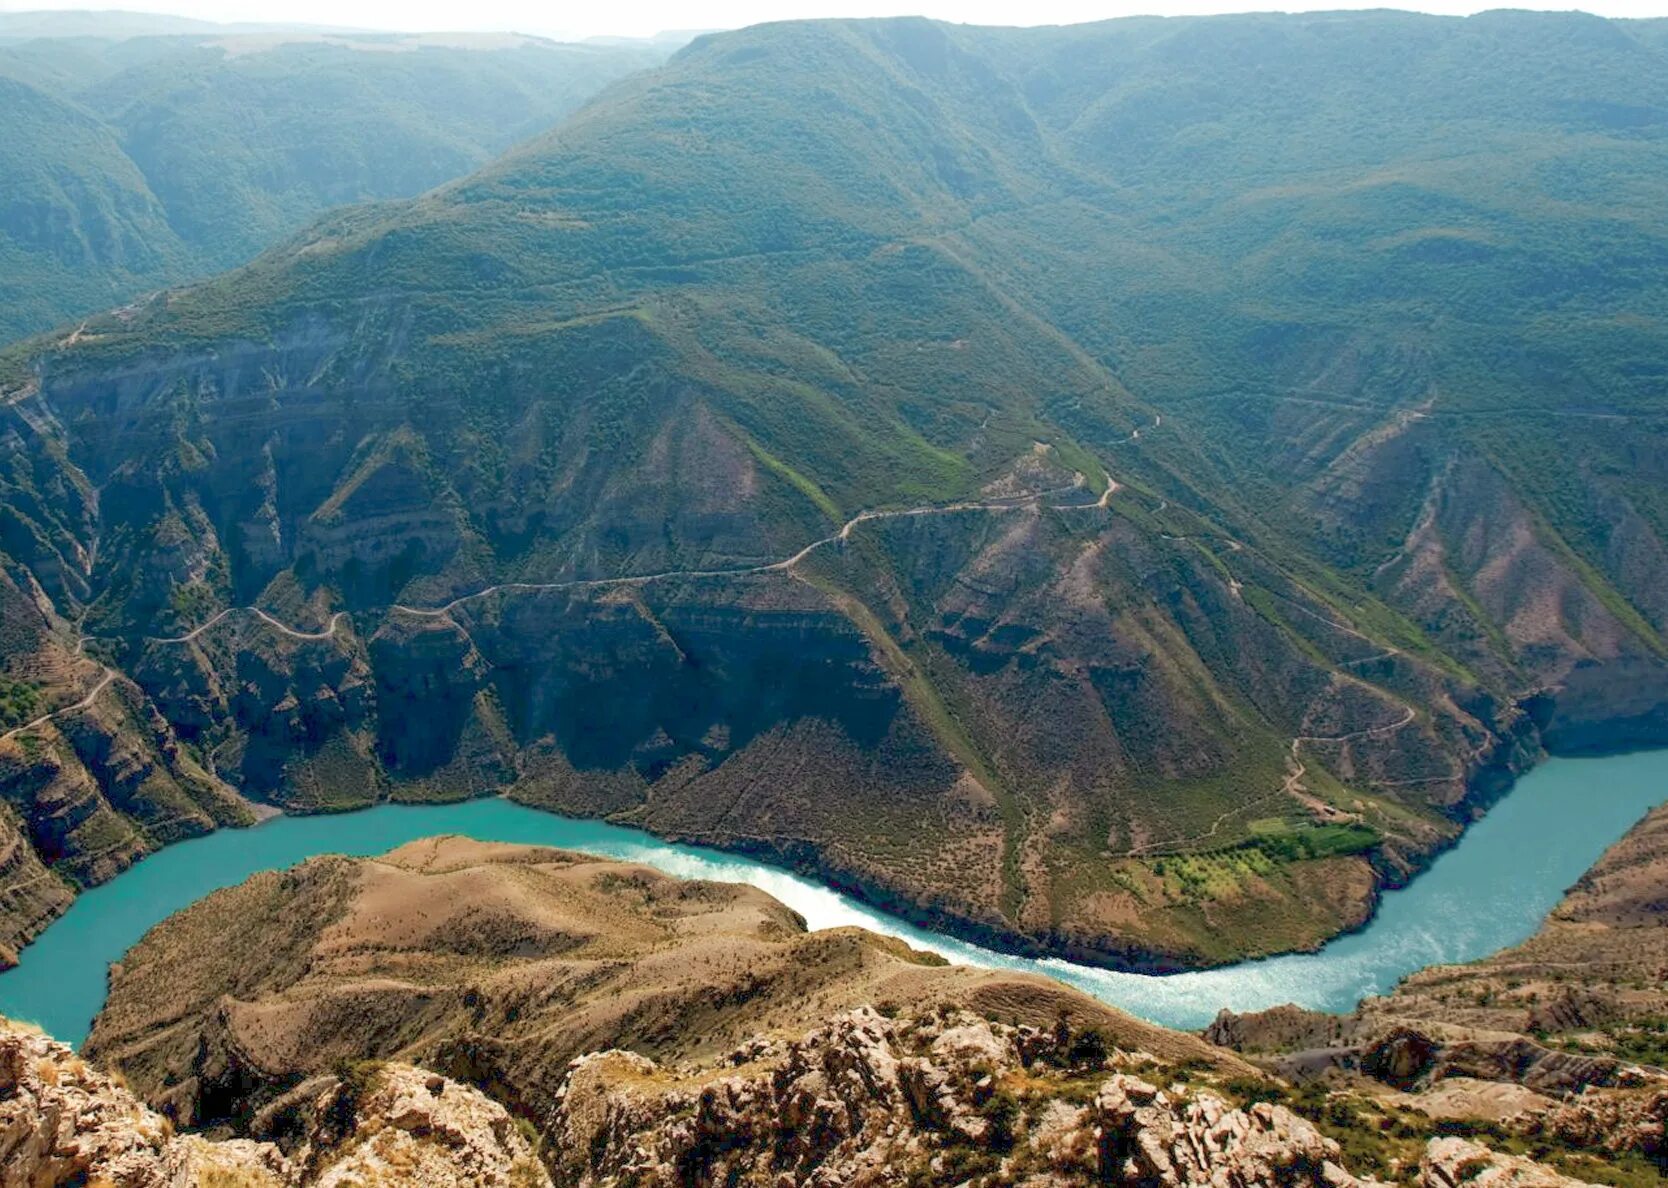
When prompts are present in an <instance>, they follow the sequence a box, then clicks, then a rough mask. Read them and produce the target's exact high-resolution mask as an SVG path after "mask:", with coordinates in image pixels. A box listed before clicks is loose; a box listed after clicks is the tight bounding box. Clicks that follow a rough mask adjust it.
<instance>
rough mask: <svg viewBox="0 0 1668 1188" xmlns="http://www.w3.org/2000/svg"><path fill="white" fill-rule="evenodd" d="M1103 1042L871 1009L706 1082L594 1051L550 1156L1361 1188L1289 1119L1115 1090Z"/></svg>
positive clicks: (1148, 1091) (869, 1176)
mask: <svg viewBox="0 0 1668 1188" xmlns="http://www.w3.org/2000/svg"><path fill="white" fill-rule="evenodd" d="M1093 1034H1094V1033H1092V1032H1090V1033H1079V1035H1078V1036H1077V1037H1076V1040H1077V1042H1076V1043H1075V1044H1074V1043H1073V1042H1072V1039H1071V1038H1070V1032H1069V1030H1068V1031H1066V1032H1065V1033H1063V1035H1061V1036H1059V1037H1057V1036H1056V1035H1054V1034H1050V1033H1048V1032H1043V1031H1039V1030H1037V1029H1035V1028H1029V1027H1019V1028H1013V1027H1007V1026H1002V1025H993V1024H990V1023H988V1022H986V1021H984V1020H981V1019H977V1018H975V1017H972V1016H969V1015H966V1014H964V1013H961V1012H955V1011H951V1012H945V1013H934V1014H929V1015H926V1016H923V1017H918V1018H915V1019H912V1020H909V1021H907V1022H899V1021H893V1020H890V1019H886V1018H884V1017H882V1016H881V1015H879V1014H877V1013H876V1012H875V1011H873V1010H870V1009H867V1008H864V1009H859V1010H856V1011H853V1012H851V1013H849V1014H846V1015H843V1016H841V1017H840V1018H837V1019H835V1020H833V1021H831V1022H830V1023H828V1024H827V1025H826V1026H824V1027H821V1028H817V1029H815V1030H813V1031H811V1032H809V1033H808V1034H806V1035H805V1036H803V1037H802V1038H800V1039H798V1040H795V1041H793V1042H789V1043H774V1044H769V1043H764V1044H757V1045H753V1046H749V1047H746V1048H743V1049H741V1050H739V1051H737V1052H736V1053H734V1054H733V1055H732V1056H731V1058H730V1060H729V1061H728V1062H724V1063H720V1064H719V1065H717V1066H715V1067H711V1068H707V1069H699V1070H691V1069H683V1070H675V1069H667V1068H662V1067H661V1066H659V1065H657V1064H656V1063H654V1062H653V1061H650V1060H647V1059H645V1058H644V1057H642V1056H638V1055H635V1054H633V1053H629V1052H620V1051H610V1052H602V1053H597V1054H594V1055H589V1056H585V1057H581V1058H580V1059H579V1060H577V1061H575V1062H574V1063H573V1065H572V1066H571V1068H570V1071H569V1077H568V1082H567V1086H566V1088H565V1089H564V1091H563V1093H562V1097H561V1101H560V1104H559V1106H558V1108H557V1110H556V1113H555V1119H554V1123H553V1125H552V1128H551V1135H550V1137H551V1142H550V1149H551V1150H553V1151H554V1152H556V1155H555V1170H556V1172H557V1174H558V1178H560V1179H562V1180H564V1181H565V1182H573V1183H577V1184H585V1185H612V1184H627V1183H630V1184H642V1185H665V1186H666V1188H672V1186H674V1185H680V1184H687V1183H691V1182H696V1183H727V1184H737V1185H754V1184H757V1185H777V1184H783V1183H792V1184H813V1185H854V1186H855V1185H879V1184H894V1183H904V1182H918V1183H946V1184H948V1183H960V1182H963V1181H966V1180H969V1179H972V1178H973V1177H976V1176H982V1175H992V1176H997V1177H1004V1178H1003V1179H1001V1180H1000V1181H996V1182H1005V1183H1012V1182H1015V1180H1023V1182H1025V1183H1027V1184H1032V1185H1037V1186H1039V1188H1040V1186H1042V1185H1053V1184H1061V1185H1064V1184H1086V1183H1119V1184H1121V1183H1129V1184H1178V1185H1179V1184H1246V1185H1250V1184H1276V1183H1278V1184H1285V1185H1291V1186H1293V1188H1296V1186H1300V1185H1317V1186H1318V1185H1332V1186H1335V1188H1345V1186H1347V1185H1358V1184H1361V1183H1363V1181H1360V1180H1358V1179H1356V1178H1355V1177H1354V1176H1351V1175H1350V1174H1348V1173H1347V1172H1346V1171H1345V1170H1344V1169H1343V1168H1342V1167H1341V1166H1340V1159H1341V1155H1340V1152H1339V1148H1338V1145H1337V1143H1335V1142H1333V1141H1332V1140H1330V1139H1328V1138H1326V1137H1324V1136H1323V1135H1321V1134H1320V1133H1319V1132H1318V1131H1317V1130H1316V1129H1315V1128H1314V1127H1313V1126H1312V1125H1310V1124H1309V1123H1308V1122H1306V1121H1304V1120H1303V1119H1302V1118H1299V1117H1297V1116H1296V1115H1295V1114H1293V1113H1291V1111H1289V1110H1286V1109H1284V1108H1282V1107H1279V1106H1271V1105H1268V1104H1266V1103H1261V1104H1258V1105H1256V1106H1253V1107H1252V1108H1251V1109H1250V1110H1249V1111H1247V1110H1241V1109H1235V1108H1233V1107H1232V1106H1230V1105H1229V1104H1228V1103H1227V1102H1226V1101H1224V1100H1223V1099H1222V1098H1221V1097H1220V1096H1217V1095H1215V1094H1212V1093H1209V1092H1200V1093H1198V1094H1196V1095H1184V1096H1172V1095H1170V1094H1168V1093H1165V1092H1163V1091H1161V1090H1159V1089H1158V1088H1157V1087H1155V1086H1154V1085H1152V1084H1149V1083H1148V1082H1146V1081H1144V1080H1142V1079H1141V1078H1140V1077H1137V1076H1135V1075H1132V1074H1129V1073H1121V1072H1120V1073H1116V1074H1114V1075H1112V1076H1111V1077H1110V1078H1107V1076H1106V1068H1105V1063H1106V1057H1105V1056H1104V1055H1103V1054H1102V1053H1101V1051H1100V1049H1099V1048H1098V1047H1097V1046H1096V1044H1095V1042H1094V1041H1093V1040H1088V1041H1087V1042H1086V1039H1085V1037H1087V1036H1092V1035H1093ZM1112 1060H1113V1062H1114V1063H1127V1064H1132V1065H1134V1064H1139V1065H1141V1066H1143V1067H1148V1068H1151V1067H1153V1065H1152V1061H1151V1058H1150V1057H1147V1056H1144V1055H1136V1054H1129V1053H1119V1054H1113V1055H1112Z"/></svg>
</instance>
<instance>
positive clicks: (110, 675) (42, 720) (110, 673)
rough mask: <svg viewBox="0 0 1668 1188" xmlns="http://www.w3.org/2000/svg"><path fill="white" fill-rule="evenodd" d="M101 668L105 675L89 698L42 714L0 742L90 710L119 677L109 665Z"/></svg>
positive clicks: (7, 732)
mask: <svg viewBox="0 0 1668 1188" xmlns="http://www.w3.org/2000/svg"><path fill="white" fill-rule="evenodd" d="M99 668H100V669H101V671H102V674H103V675H102V676H101V677H100V678H99V682H98V684H96V685H94V686H93V691H92V692H91V693H89V694H87V696H85V697H83V698H82V699H81V700H80V701H78V702H76V703H75V704H74V705H66V706H61V707H59V708H58V709H55V710H53V711H52V712H51V713H49V714H42V715H41V716H40V717H38V718H36V719H35V720H34V721H33V722H25V723H24V724H23V725H21V726H13V727H12V728H11V729H10V730H8V731H6V733H4V734H0V742H5V741H6V740H8V739H10V738H13V737H15V736H16V735H19V734H23V733H26V732H27V731H30V730H33V729H35V728H36V727H37V726H44V725H46V724H47V723H48V722H51V721H53V720H54V719H56V718H61V717H63V716H64V715H65V714H73V713H79V712H80V711H81V710H84V709H88V708H90V707H91V706H92V704H93V702H95V701H97V700H98V695H99V694H100V693H103V692H104V691H105V689H107V688H108V687H109V686H110V682H111V681H113V680H115V679H116V676H117V673H116V670H115V669H114V668H111V667H110V666H108V665H105V664H101V665H99Z"/></svg>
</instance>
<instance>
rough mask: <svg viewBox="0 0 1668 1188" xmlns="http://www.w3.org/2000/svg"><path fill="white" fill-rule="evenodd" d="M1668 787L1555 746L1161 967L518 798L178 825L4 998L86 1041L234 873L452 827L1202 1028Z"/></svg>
mask: <svg viewBox="0 0 1668 1188" xmlns="http://www.w3.org/2000/svg"><path fill="white" fill-rule="evenodd" d="M1665 800H1668V751H1647V752H1641V753H1637V754H1631V755H1615V756H1609V757H1606V758H1602V759H1553V760H1549V761H1548V762H1546V763H1544V764H1543V765H1541V766H1540V767H1538V768H1536V769H1535V770H1534V771H1532V772H1531V773H1529V774H1528V775H1527V776H1525V777H1524V778H1523V779H1521V780H1519V781H1518V783H1517V785H1516V787H1515V788H1514V789H1513V790H1512V792H1511V793H1510V795H1508V796H1507V797H1506V798H1505V799H1504V800H1502V801H1501V802H1500V803H1499V804H1498V805H1497V806H1496V807H1495V808H1494V809H1493V810H1492V811H1490V812H1489V814H1488V815H1487V816H1486V817H1484V818H1483V820H1481V821H1479V822H1478V823H1477V824H1476V825H1474V826H1472V827H1471V829H1470V830H1469V831H1467V833H1466V834H1465V836H1464V837H1463V838H1462V839H1461V841H1460V843H1459V844H1458V845H1457V846H1455V847H1454V848H1453V849H1452V850H1449V851H1448V852H1447V853H1446V854H1443V855H1442V856H1441V857H1440V858H1438V859H1437V860H1436V862H1435V863H1434V864H1433V865H1432V866H1431V868H1430V869H1429V870H1428V871H1427V872H1425V873H1424V874H1423V875H1421V876H1419V877H1418V878H1417V879H1415V880H1414V881H1413V883H1412V884H1410V885H1409V886H1408V887H1406V888H1405V889H1403V890H1400V891H1391V892H1388V893H1386V894H1385V896H1384V900H1383V904H1382V906H1381V907H1380V909H1379V911H1378V914H1377V915H1376V916H1375V917H1374V918H1373V921H1372V922H1371V923H1370V924H1369V925H1368V926H1367V927H1366V928H1364V929H1363V930H1361V931H1360V932H1356V933H1353V934H1351V935H1349V936H1345V937H1341V938H1340V939H1338V940H1336V941H1334V942H1333V943H1331V944H1329V945H1327V946H1326V947H1325V948H1324V949H1322V950H1321V951H1319V952H1318V953H1308V954H1298V955H1293V956H1288V957H1276V958H1273V959H1271V960H1267V961H1249V962H1244V963H1242V964H1240V965H1233V966H1228V967H1225V968H1223V969H1215V970H1208V971H1204V972H1201V973H1185V974H1174V975H1171V976H1168V977H1150V976H1145V975H1141V974H1127V973H1113V972H1111V971H1108V970H1099V969H1093V968H1090V967H1087V966H1082V965H1074V964H1072V963H1070V962H1066V961H1057V960H1052V959H1043V960H1032V959H1028V958H1020V957H1008V956H1005V955H1003V954H1000V953H993V952H991V951H990V950H988V949H982V948H980V947H978V946H977V945H971V944H967V943H965V942H962V941H958V940H954V939H952V938H949V937H945V936H941V935H939V934H937V933H934V932H929V931H927V930H925V929H921V928H918V927H915V926H913V925H910V924H906V923H904V922H903V921H901V920H897V919H895V918H893V917H891V916H888V915H886V914H884V913H882V912H878V911H876V910H874V909H872V908H869V907H866V906H864V905H863V904H861V903H858V902H856V901H855V900H853V899H851V898H849V897H847V896H844V895H841V894H839V893H838V892H835V891H832V890H830V889H829V888H827V887H824V886H821V885H819V884H817V883H815V882H813V881H811V880H809V879H805V878H801V877H799V876H797V875H793V874H789V873H787V872H785V871H782V870H779V869H776V868H774V867H770V866H765V865H762V864H760V863H758V862H754V861H751V860H749V859H746V858H739V857H735V856H733V855H729V854H722V853H718V852H716V851H712V850H704V849H699V848H696V847H692V846H680V845H672V844H670V843H667V842H662V841H658V840H656V839H654V838H652V837H650V836H648V835H647V834H644V833H640V832H638V831H636V830H631V829H622V828H619V827H617V826H612V825H604V824H601V823H599V822H595V821H575V820H570V819H568V818H565V817H557V816H553V815H552V814H550V813H545V812H540V811H538V810H536V809H530V808H523V807H521V806H519V805H515V804H511V803H510V802H508V801H506V800H498V799H494V800H475V801H469V802H467V803H464V804H453V805H435V806H424V807H405V806H397V805H386V806H381V807H378V808H373V809H366V810H363V811H361V812H355V813H347V814H343V815H340V816H328V817H280V818H277V819H275V820H272V821H268V822H266V823H265V824H262V825H258V826H256V827H254V828H252V829H226V830H221V831H219V832H217V833H212V834H210V835H208V836H207V837H202V838H196V839H194V840H191V841H186V842H180V843H179V844H177V845H173V846H169V847H167V848H166V849H164V850H162V851H161V852H159V853H157V854H153V855H152V856H151V857H149V858H146V859H145V860H144V861H143V862H140V863H139V864H138V865H137V866H134V867H133V868H132V869H130V870H128V871H126V872H125V873H123V874H121V875H119V876H118V877H117V878H115V879H113V880H112V881H110V882H109V883H106V884H104V885H103V886H102V887H95V888H93V889H92V890H91V891H88V892H86V893H85V894H83V895H82V896H81V897H80V898H78V899H77V900H76V901H75V904H74V905H73V906H72V907H71V908H70V909H69V911H68V912H66V913H65V914H64V915H63V916H62V917H61V918H59V919H58V920H57V921H56V922H55V923H54V924H52V926H51V927H49V928H48V929H47V930H46V931H45V932H44V933H42V934H41V936H40V938H39V939H38V940H36V941H35V943H33V944H31V945H30V946H29V947H28V948H26V949H25V950H24V951H23V957H22V964H21V965H20V966H19V967H18V968H17V969H14V970H11V971H9V972H7V973H4V974H0V1014H4V1015H8V1016H10V1017H12V1018H14V1019H27V1020H30V1021H32V1022H35V1023H38V1024H40V1025H41V1026H42V1027H44V1028H45V1029H46V1030H47V1031H48V1032H50V1033H51V1034H52V1035H55V1036H57V1037H58V1038H59V1039H61V1040H65V1041H67V1042H69V1043H73V1044H80V1043H81V1041H82V1040H83V1039H84V1038H85V1037H86V1034H87V1029H88V1027H89V1025H90V1024H91V1022H92V1019H93V1016H94V1015H95V1014H97V1012H98V1009H99V1007H100V1006H101V1005H102V1004H103V1001H104V994H105V974H106V970H107V968H108V966H109V965H110V963H111V962H113V961H116V960H118V959H119V958H120V957H121V955H122V954H123V953H125V952H126V951H127V950H128V949H129V948H130V947H131V946H132V945H133V944H134V943H135V942H136V941H138V940H139V938H140V937H141V936H143V935H144V934H145V932H146V931H147V930H148V929H149V928H151V927H152V926H153V925H155V924H157V923H159V922H160V921H161V920H163V919H164V918H166V917H167V916H169V915H171V914H172V913H174V912H176V911H178V910H180V909H181V908H183V907H185V906H186V905H188V904H190V903H192V902H194V901H196V900H198V899H200V898H202V897H203V896H204V895H206V894H208V893H209V892H210V891H213V890H215V889H217V888H220V887H227V886H231V885H232V884H234V883H239V882H241V881H243V880H244V879H246V878H248V877H249V876H250V875H251V874H254V873H255V872H256V871H261V870H271V869H275V868H281V867H286V866H291V865H293V864H295V863H297V862H300V861H301V860H302V859H304V858H309V857H312V856H313V855H315V854H325V853H338V854H379V853H382V852H383V851H385V850H388V849H391V848H392V847H394V846H398V845H401V844H403V843H405V842H408V841H412V840H414V839H416V838H419V837H428V836H431V835H434V834H437V833H460V834H466V835H468V836H469V837H474V838H478V839H480V840H482V841H504V842H524V843H536V844H539V845H551V846H563V847H566V848H568V849H573V850H583V851H585V852H587V853H591V854H599V855H603V856H606V857H610V858H624V859H629V860H631V861H634V862H642V863H645V864H647V865H649V866H654V867H657V868H659V869H661V870H663V871H666V872H667V873H669V874H674V875H680V876H684V877H697V878H707V879H723V880H728V881H731V882H745V883H752V884H753V885H754V886H757V887H761V888H763V889H764V890H766V891H769V892H770V893H771V894H773V895H775V896H776V897H777V898H778V899H780V900H782V901H783V902H785V903H787V904H788V905H789V906H791V907H792V908H794V909H795V910H796V911H798V912H799V913H800V914H801V915H802V916H804V917H805V919H806V921H807V923H808V924H809V925H810V926H811V927H812V928H827V927H831V926H834V925H839V924H858V925H862V926H863V927H865V928H870V929H873V930H874V931H876V932H884V933H887V934H889V935H891V936H897V937H901V938H903V939H904V940H906V941H908V942H909V943H910V944H912V945H914V946H916V947H917V948H922V949H931V950H933V951H934V952H937V953H941V954H943V955H944V956H945V957H947V958H949V959H950V960H952V961H958V962H967V963H970V964H974V965H984V966H993V967H1002V968H1006V969H1021V970H1031V971H1034V972H1039V973H1045V974H1050V975H1052V976H1054V977H1056V978H1059V979H1060V980H1062V981H1065V982H1069V983H1071V984H1072V985H1074V986H1077V987H1078V988H1080V989H1082V990H1085V991H1087V992H1088V993H1090V994H1093V995H1094V996H1096V997H1097V998H1100V999H1103V1000H1105V1001H1107V1002H1110V1003H1113V1004H1115V1005H1117V1006H1120V1007H1122V1008H1124V1009H1125V1010H1127V1011H1131V1012H1133V1013H1134V1014H1137V1015H1140V1016H1143V1017H1144V1018H1147V1019H1151V1020H1153V1021H1154V1022H1157V1023H1163V1024H1167V1025H1169V1026H1172V1027H1187V1028H1198V1027H1202V1026H1204V1025H1205V1024H1206V1023H1208V1022H1210V1020H1211V1017H1212V1016H1213V1015H1215V1014H1216V1012H1217V1011H1218V1010H1219V1009H1221V1008H1223V1007H1228V1008H1230V1009H1232V1010H1236V1011H1245V1010H1256V1009H1260V1008H1262V1007H1268V1006H1275V1005H1277V1004H1279V1003H1284V1002H1295V1003H1297V1004H1299V1005H1301V1006H1307V1007H1313V1008H1316V1009H1320V1010H1329V1011H1347V1010H1350V1009H1351V1008H1353V1007H1354V1006H1355V1004H1356V1003H1357V1002H1358V1001H1359V1000H1360V999H1361V998H1362V997H1363V996H1365V995H1368V994H1379V993H1383V992H1384V991H1386V990H1388V989H1390V987H1392V986H1393V985H1395V983H1396V982H1397V980H1398V979H1400V978H1402V977H1404V976H1406V975H1407V974H1409V973H1412V972H1414V971H1415V970H1418V969H1422V968H1423V967H1425V966H1427V965H1435V964H1442V963H1449V962H1456V961H1469V960H1472V959H1475V958H1478V957H1483V956H1486V955H1488V954H1489V953H1492V952H1494V951H1495V950H1497V949H1501V948H1504V947H1506V946H1508V945H1513V944H1516V943H1517V942H1519V941H1521V940H1524V939H1526V938H1527V937H1528V936H1529V935H1530V934H1531V933H1533V932H1534V931H1535V929H1536V928H1537V927H1539V925H1540V923H1541V921H1542V920H1543V919H1545V917H1546V914H1547V912H1548V911H1550V910H1551V909H1552V907H1553V906H1554V905H1555V904H1556V903H1557V902H1558V900H1559V898H1560V897H1561V896H1562V894H1563V892H1564V890H1565V889H1566V888H1567V887H1569V885H1570V884H1571V883H1573V882H1574V881H1575V880H1576V879H1577V878H1579V877H1580V876H1581V874H1582V872H1584V871H1585V870H1587V868H1588V867H1590V866H1591V865H1592V864H1593V863H1594V862H1595V861H1596V860H1597V859H1598V857H1599V855H1600V854H1602V853H1603V852H1604V851H1605V849H1607V848H1608V847H1609V846H1610V845H1611V843H1613V842H1615V841H1616V840H1617V839H1618V838H1620V837H1621V836H1622V834H1623V833H1625V832H1627V830H1628V828H1629V827H1630V826H1632V825H1633V823H1634V822H1635V821H1637V820H1638V819H1639V818H1640V817H1641V816H1642V815H1643V814H1644V813H1645V812H1646V811H1647V810H1648V809H1650V808H1653V807H1654V806H1656V805H1657V804H1660V803H1662V802H1663V801H1665Z"/></svg>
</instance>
